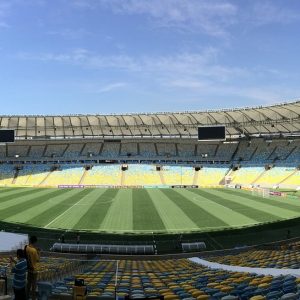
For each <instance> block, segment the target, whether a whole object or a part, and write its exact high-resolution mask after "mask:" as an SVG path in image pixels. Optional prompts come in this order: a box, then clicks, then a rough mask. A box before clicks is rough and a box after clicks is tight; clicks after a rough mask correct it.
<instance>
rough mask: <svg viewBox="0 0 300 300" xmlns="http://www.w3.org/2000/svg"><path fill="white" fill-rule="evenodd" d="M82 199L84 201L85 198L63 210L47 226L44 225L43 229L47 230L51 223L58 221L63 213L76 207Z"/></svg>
mask: <svg viewBox="0 0 300 300" xmlns="http://www.w3.org/2000/svg"><path fill="white" fill-rule="evenodd" d="M84 199H85V197H83V198H81V199H80V200H79V201H77V202H76V203H74V204H73V205H72V206H70V207H69V208H68V209H67V210H65V211H64V212H63V213H61V214H60V215H58V216H57V217H56V218H54V219H53V220H52V221H51V222H49V223H48V224H47V225H45V226H44V228H47V227H48V226H50V225H51V224H52V223H54V222H55V221H56V220H58V219H59V218H60V217H62V216H63V215H64V214H65V213H67V212H68V211H69V210H71V209H72V208H73V207H74V206H76V205H77V204H78V203H79V202H81V201H82V200H84Z"/></svg>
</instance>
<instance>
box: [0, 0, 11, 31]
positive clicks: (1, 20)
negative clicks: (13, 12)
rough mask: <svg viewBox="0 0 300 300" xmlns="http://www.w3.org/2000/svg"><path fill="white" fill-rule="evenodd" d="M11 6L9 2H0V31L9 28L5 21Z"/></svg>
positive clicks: (2, 0)
mask: <svg viewBox="0 0 300 300" xmlns="http://www.w3.org/2000/svg"><path fill="white" fill-rule="evenodd" d="M11 5H12V3H11V2H9V1H4V0H0V29H1V28H9V27H10V26H9V24H8V23H7V21H6V19H7V16H8V15H9V11H10V8H11Z"/></svg>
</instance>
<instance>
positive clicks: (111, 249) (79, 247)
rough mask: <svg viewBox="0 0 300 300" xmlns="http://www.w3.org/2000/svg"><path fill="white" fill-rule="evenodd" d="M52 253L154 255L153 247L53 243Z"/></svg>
mask: <svg viewBox="0 0 300 300" xmlns="http://www.w3.org/2000/svg"><path fill="white" fill-rule="evenodd" d="M51 250H52V251H56V252H71V253H94V254H142V255H143V254H154V253H155V248H154V246H153V245H100V244H65V243H55V244H54V245H53V246H52V248H51Z"/></svg>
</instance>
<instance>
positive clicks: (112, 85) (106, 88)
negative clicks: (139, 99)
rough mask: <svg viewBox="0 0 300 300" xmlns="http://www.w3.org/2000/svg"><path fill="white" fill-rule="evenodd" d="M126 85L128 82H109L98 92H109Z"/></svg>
mask: <svg viewBox="0 0 300 300" xmlns="http://www.w3.org/2000/svg"><path fill="white" fill-rule="evenodd" d="M126 86H127V83H126V82H115V83H109V84H107V85H104V86H102V87H100V88H99V89H98V90H97V91H96V92H97V93H107V92H111V91H114V90H118V89H120V88H123V87H126Z"/></svg>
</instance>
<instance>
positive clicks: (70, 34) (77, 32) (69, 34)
mask: <svg viewBox="0 0 300 300" xmlns="http://www.w3.org/2000/svg"><path fill="white" fill-rule="evenodd" d="M47 34H49V35H53V36H61V37H63V38H66V39H72V40H73V39H81V38H83V37H85V36H88V35H91V33H90V32H89V31H87V30H85V29H83V28H79V29H70V28H65V29H60V30H50V31H48V32H47Z"/></svg>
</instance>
